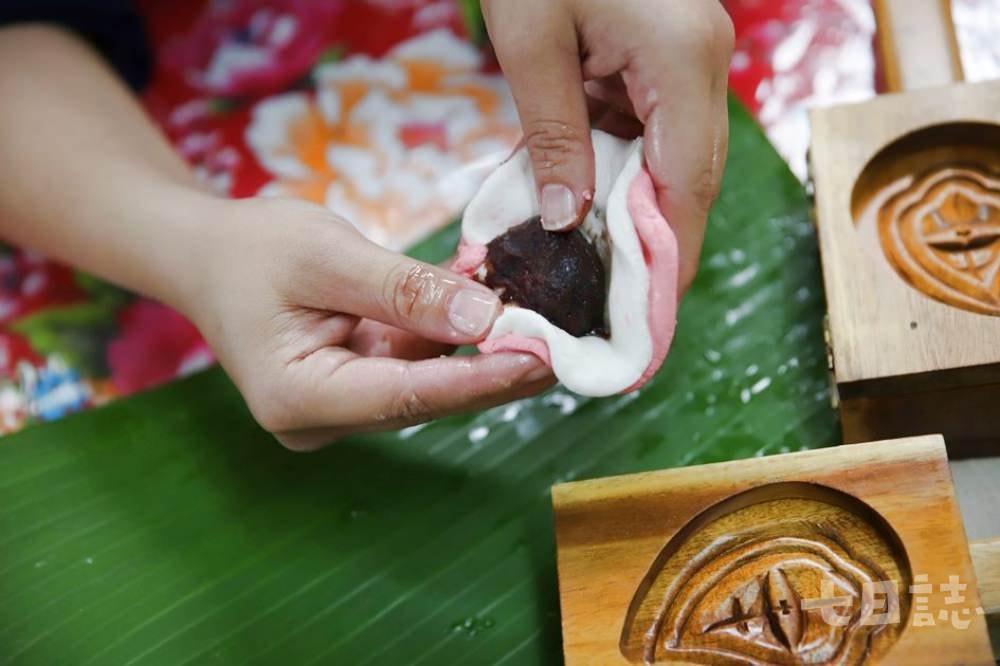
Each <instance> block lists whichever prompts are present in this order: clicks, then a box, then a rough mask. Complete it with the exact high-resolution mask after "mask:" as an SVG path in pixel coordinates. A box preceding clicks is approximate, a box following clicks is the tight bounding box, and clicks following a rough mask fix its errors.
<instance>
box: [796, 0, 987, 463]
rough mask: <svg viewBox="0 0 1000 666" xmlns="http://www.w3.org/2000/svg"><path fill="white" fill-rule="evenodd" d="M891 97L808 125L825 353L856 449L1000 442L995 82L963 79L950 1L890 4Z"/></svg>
mask: <svg viewBox="0 0 1000 666" xmlns="http://www.w3.org/2000/svg"><path fill="white" fill-rule="evenodd" d="M875 4H876V10H877V15H878V17H879V29H880V45H881V49H882V57H883V60H884V62H885V70H886V78H887V81H888V83H889V87H890V89H895V90H901V89H902V88H904V87H919V88H920V89H919V90H913V91H910V92H903V93H897V94H891V95H883V96H881V97H879V98H876V99H874V100H872V101H870V102H866V103H862V104H857V105H851V106H843V107H836V108H828V109H817V110H815V111H814V112H813V114H812V128H813V146H812V151H811V177H812V183H813V187H814V191H815V215H816V224H817V228H818V232H819V238H820V249H821V253H822V260H823V273H824V281H825V286H826V294H827V305H828V309H829V319H828V344H829V347H830V360H831V370H832V372H833V375H834V379H835V383H836V387H837V394H838V397H839V404H840V409H841V416H842V421H843V424H844V436H845V439H846V440H847V441H848V442H859V441H869V440H872V439H880V438H888V437H896V436H904V435H916V434H925V433H929V432H943V433H944V434H945V438H946V439H947V440H948V442H949V446H954V448H953V454H955V453H961V454H968V453H977V452H980V451H982V450H983V449H984V448H985V449H986V450H989V449H990V448H991V447H993V446H994V444H993V443H995V442H996V441H1000V418H996V417H993V416H992V413H991V411H992V410H991V409H990V407H991V405H994V404H996V403H997V400H998V399H1000V344H998V342H1000V83H985V84H977V85H952V86H944V87H924V86H941V84H944V83H948V82H950V81H960V80H961V67H960V64H959V62H958V56H957V53H956V48H955V45H954V35H953V31H952V29H951V27H950V26H951V23H950V15H949V14H948V12H947V8H948V3H947V2H941V1H940V0H881V1H878V2H876V3H875Z"/></svg>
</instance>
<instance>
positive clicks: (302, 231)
mask: <svg viewBox="0 0 1000 666" xmlns="http://www.w3.org/2000/svg"><path fill="white" fill-rule="evenodd" d="M212 205H213V206H216V207H217V209H216V210H213V211H211V212H210V213H209V214H210V215H212V219H213V220H215V222H213V224H212V225H210V226H212V228H213V230H212V232H211V239H212V240H210V241H209V242H210V243H211V255H212V256H213V259H212V261H210V262H207V263H209V264H210V266H209V267H208V268H207V269H206V270H207V271H208V273H207V274H205V275H199V276H198V279H197V281H196V282H197V284H198V285H200V287H199V288H198V289H196V290H193V294H192V296H190V297H189V298H188V299H187V300H188V304H186V305H185V307H184V310H185V311H186V313H187V314H188V315H189V316H190V317H191V318H192V319H193V320H194V321H195V323H196V324H197V325H198V327H199V328H200V329H201V331H202V332H203V334H204V335H205V337H206V338H207V339H208V341H209V343H210V344H211V346H212V348H213V350H214V351H215V353H216V355H217V356H218V358H219V361H220V362H221V364H222V365H223V367H224V368H225V369H226V371H227V372H228V373H229V375H230V376H231V377H232V379H233V381H234V382H235V383H236V385H237V387H238V388H239V389H240V391H241V392H242V393H243V396H244V398H245V399H246V401H247V404H248V406H249V407H250V410H251V411H252V412H253V414H254V417H255V418H256V419H257V421H258V422H259V423H260V424H261V425H262V426H263V427H264V428H265V429H267V430H268V431H270V432H272V433H273V434H274V435H275V436H276V437H277V438H278V440H279V441H281V442H282V443H283V444H284V445H285V446H287V447H288V448H291V449H295V450H310V449H314V448H318V447H319V446H322V445H324V444H328V443H330V442H331V441H333V440H335V439H338V438H340V437H343V436H346V435H349V434H352V433H357V432H366V431H373V430H384V429H394V428H400V427H404V426H408V425H413V424H415V423H419V422H422V421H427V420H430V419H432V418H436V417H439V416H444V415H447V414H453V413H456V412H461V411H467V410H473V409H482V408H485V407H489V406H493V405H496V404H501V403H504V402H508V401H510V400H515V399H518V398H522V397H526V396H528V395H532V394H534V393H537V392H539V391H541V390H543V389H545V388H547V387H549V386H551V385H552V384H553V383H554V379H553V377H552V374H551V370H550V369H549V368H548V367H547V366H545V365H544V364H543V363H541V361H539V360H538V359H537V358H535V357H534V356H531V355H527V354H517V353H507V354H490V355H482V356H473V357H451V358H449V357H441V356H442V354H447V353H449V352H450V351H451V350H453V348H454V345H459V344H469V343H475V342H478V341H480V340H481V339H483V338H484V337H485V336H486V334H487V333H488V332H489V329H490V327H491V326H492V323H493V320H494V319H495V318H496V316H497V315H498V314H499V312H500V302H499V300H498V299H497V297H496V295H495V294H494V293H493V292H492V291H490V290H489V289H487V288H486V287H483V286H482V285H480V284H478V283H476V282H472V281H470V280H467V279H465V278H463V277H460V276H458V275H455V274H453V273H450V272H448V271H446V270H444V269H441V268H437V267H434V266H429V265H427V264H423V263H421V262H418V261H415V260H412V259H409V258H407V257H404V256H401V255H397V254H395V253H392V252H389V251H388V250H384V249H382V248H380V247H378V246H376V245H374V244H373V243H371V242H369V241H367V240H366V239H364V238H363V237H362V236H361V235H360V234H359V233H358V232H357V231H356V230H355V229H354V228H353V227H351V226H350V225H349V224H348V223H346V222H344V221H343V220H341V219H339V218H337V217H336V216H335V215H333V214H331V213H329V212H328V211H327V210H326V209H324V208H320V207H318V206H314V205H311V204H308V203H305V202H302V201H295V200H290V199H248V200H242V201H215V202H213V204H212ZM199 263H206V262H199Z"/></svg>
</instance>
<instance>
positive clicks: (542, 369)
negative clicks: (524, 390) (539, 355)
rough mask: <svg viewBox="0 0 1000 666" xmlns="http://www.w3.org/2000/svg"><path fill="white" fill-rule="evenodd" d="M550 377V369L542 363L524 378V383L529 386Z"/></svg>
mask: <svg viewBox="0 0 1000 666" xmlns="http://www.w3.org/2000/svg"><path fill="white" fill-rule="evenodd" d="M551 376H552V368H550V367H549V366H547V365H545V364H544V363H542V364H541V365H540V366H538V367H537V368H535V369H534V370H532V371H530V372H529V373H528V374H526V375H525V376H524V381H525V383H528V384H531V383H534V382H537V381H541V380H543V379H546V378H548V377H551Z"/></svg>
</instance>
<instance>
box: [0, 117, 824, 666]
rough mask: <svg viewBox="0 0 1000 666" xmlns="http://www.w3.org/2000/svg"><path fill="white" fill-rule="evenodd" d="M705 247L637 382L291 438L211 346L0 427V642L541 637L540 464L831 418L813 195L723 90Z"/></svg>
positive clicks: (698, 445)
mask: <svg viewBox="0 0 1000 666" xmlns="http://www.w3.org/2000/svg"><path fill="white" fill-rule="evenodd" d="M455 238H456V232H455V230H454V228H452V229H450V230H446V231H445V232H443V233H442V234H440V235H439V236H437V237H435V238H433V239H431V240H430V241H428V242H426V243H424V244H422V245H421V246H420V247H419V248H417V250H416V251H415V252H416V254H418V255H419V256H421V257H424V258H427V259H441V258H443V257H444V256H446V255H447V254H448V253H449V252H450V251H451V250H452V249H453V247H454V242H455ZM702 266H703V268H702V271H701V275H700V277H699V279H698V281H697V283H696V285H695V286H694V287H693V289H692V290H691V292H690V294H689V295H688V297H687V298H686V300H685V302H684V306H683V309H682V312H681V315H680V327H679V330H678V334H677V338H676V342H675V343H674V348H673V351H672V353H671V356H670V358H669V360H668V362H667V364H666V366H665V368H664V369H663V371H662V372H661V373H660V374H659V376H658V377H657V379H656V380H655V381H654V382H653V383H652V384H651V385H649V386H648V387H647V388H645V389H643V390H642V391H641V392H640V393H638V394H633V395H629V396H620V397H614V398H610V399H603V400H586V399H582V398H579V397H576V396H573V395H570V394H569V393H567V392H566V391H564V390H561V389H559V388H556V389H554V390H552V391H551V392H549V393H548V394H547V395H544V396H541V397H538V398H535V399H531V400H524V401H521V402H519V403H516V404H513V405H509V406H506V407H501V408H497V409H493V410H490V411H487V412H484V413H480V414H476V415H470V416H464V417H459V418H451V419H447V420H443V421H439V422H436V423H433V424H431V425H428V426H426V427H422V428H410V429H407V430H404V431H402V432H399V433H388V434H382V435H375V436H365V437H358V438H354V439H352V440H349V441H345V442H342V443H340V444H338V445H336V446H334V447H332V448H330V449H328V450H326V451H324V452H321V453H317V454H308V455H305V454H294V453H290V452H288V451H285V450H283V449H282V448H280V447H279V446H278V445H277V444H276V443H275V442H274V441H273V440H272V439H271V438H270V437H269V436H268V435H267V434H266V433H264V432H262V431H261V430H260V429H258V427H257V426H256V425H255V424H254V422H253V420H252V419H251V417H250V415H249V413H248V412H247V410H246V408H245V407H244V405H243V403H242V401H241V399H240V396H239V395H238V394H237V392H236V391H235V390H234V388H233V386H232V385H231V384H230V382H229V381H228V379H227V378H226V377H225V376H224V375H223V374H222V372H221V371H219V370H217V369H216V370H210V371H208V372H205V373H203V374H200V375H197V376H194V377H191V378H189V379H186V380H183V381H180V382H177V383H174V384H172V385H170V386H167V387H165V388H162V389H159V390H155V391H152V392H149V393H146V394H144V395H141V396H138V397H135V398H133V399H129V400H123V401H120V402H117V403H114V404H112V405H110V406H107V407H104V408H101V409H96V410H93V411H91V412H88V413H84V414H81V415H78V416H75V417H71V418H67V419H65V420H62V421H59V422H56V423H53V424H49V425H42V426H38V427H34V428H32V429H29V430H27V431H25V432H23V433H22V434H19V435H17V436H13V437H10V438H9V439H6V440H0V663H3V664H21V663H24V664H79V665H84V664H132V663H142V664H186V663H198V664H201V663H220V664H247V663H287V664H311V663H333V664H404V663H405V664H453V663H463V664H478V663H506V664H531V663H539V664H550V663H558V662H559V660H560V659H561V650H560V628H559V601H558V588H557V580H556V570H555V552H554V539H553V533H552V522H551V521H552V516H551V507H550V500H549V488H550V486H551V485H552V484H553V483H557V482H560V481H566V480H570V479H580V478H589V477H597V476H603V475H608V474H619V473H626V472H636V471H640V470H649V469H655V468H661V467H669V466H677V465H688V464H694V463H705V462H710V461H717V460H724V459H732V458H741V457H749V456H755V455H766V454H771V453H777V452H784V451H788V450H798V449H800V448H810V447H816V446H820V445H824V444H828V443H833V442H834V441H835V440H837V439H838V437H839V435H838V433H837V431H836V425H835V419H834V416H833V413H832V411H831V409H830V405H829V396H828V391H827V379H826V370H825V354H824V349H823V343H822V333H821V325H820V321H821V317H822V313H823V309H824V307H823V295H822V291H821V286H820V275H819V266H818V260H817V249H816V241H815V238H814V236H813V231H812V228H811V225H810V222H809V217H808V204H807V200H806V196H805V194H804V192H803V189H802V187H801V185H800V184H799V183H798V182H797V181H796V180H795V179H794V177H793V176H792V175H791V174H790V173H789V172H788V170H787V169H786V167H785V165H784V163H783V162H782V160H781V159H780V158H779V157H778V156H777V155H776V154H775V152H774V151H773V150H772V148H771V147H770V145H769V144H768V143H767V141H766V139H765V138H764V136H763V135H762V134H761V132H760V131H759V129H758V128H757V126H756V125H755V124H754V122H753V121H752V120H751V119H750V118H749V117H748V115H747V114H746V112H745V111H744V110H743V109H742V108H740V107H739V106H737V105H735V104H734V105H733V108H732V146H731V151H730V160H729V168H728V172H727V176H726V180H725V187H724V190H723V195H722V197H721V199H720V200H719V202H718V204H717V206H716V208H715V210H714V212H713V214H712V218H711V224H710V229H709V232H708V237H707V240H706V243H705V249H704V254H703V257H702ZM456 388H457V389H458V390H460V387H456Z"/></svg>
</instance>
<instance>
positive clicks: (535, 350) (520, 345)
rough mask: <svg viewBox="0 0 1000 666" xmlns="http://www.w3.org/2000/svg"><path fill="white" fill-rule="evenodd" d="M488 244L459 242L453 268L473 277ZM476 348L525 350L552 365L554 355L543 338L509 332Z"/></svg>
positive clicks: (488, 350)
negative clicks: (550, 352)
mask: <svg viewBox="0 0 1000 666" xmlns="http://www.w3.org/2000/svg"><path fill="white" fill-rule="evenodd" d="M486 252H487V249H486V246H485V245H476V244H473V243H468V242H466V240H465V239H464V238H463V239H461V240H460V241H459V243H458V253H457V254H456V256H455V258H454V260H452V262H451V270H453V271H455V272H456V273H458V274H459V275H464V276H466V277H470V278H471V277H473V276H474V275H475V274H476V271H478V270H479V267H480V266H482V265H483V262H485V261H486ZM476 348H477V349H478V350H479V351H480V352H482V353H483V354H495V353H498V352H505V351H509V352H524V353H527V354H534V355H535V356H537V357H538V358H539V359H541V361H542V362H543V363H545V365H547V366H549V367H550V368H551V367H552V356H551V355H550V354H549V346H548V345H547V344H545V340H542V339H541V338H529V337H526V336H523V335H515V334H513V333H508V334H507V335H504V336H501V337H499V338H496V339H495V340H483V341H482V342H480V343H479V344H478V345H477V346H476Z"/></svg>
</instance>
